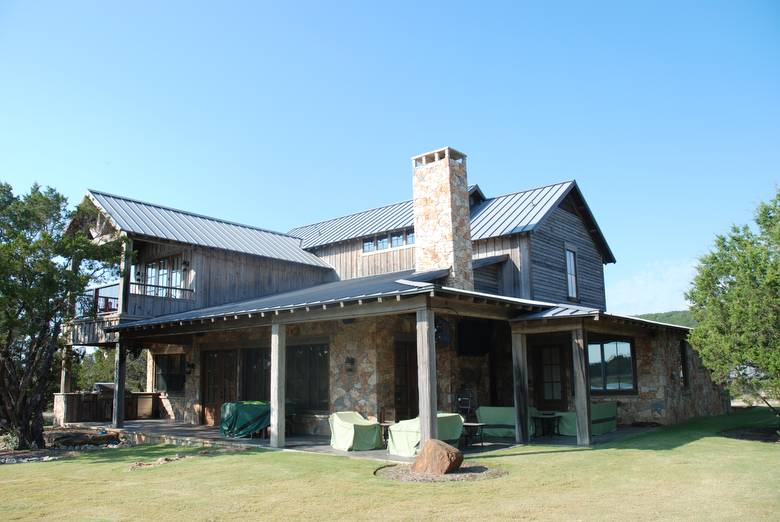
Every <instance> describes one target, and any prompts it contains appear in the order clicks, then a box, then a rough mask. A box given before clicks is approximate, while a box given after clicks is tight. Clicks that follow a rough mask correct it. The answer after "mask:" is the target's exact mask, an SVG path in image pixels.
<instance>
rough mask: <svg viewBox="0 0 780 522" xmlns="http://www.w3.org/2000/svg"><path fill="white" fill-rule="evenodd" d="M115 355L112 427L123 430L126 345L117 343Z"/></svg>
mask: <svg viewBox="0 0 780 522" xmlns="http://www.w3.org/2000/svg"><path fill="white" fill-rule="evenodd" d="M115 350H116V352H115V354H114V411H113V415H112V417H111V426H113V427H114V428H121V427H122V426H123V425H124V423H125V369H126V364H127V348H126V347H125V343H124V342H122V341H120V342H118V343H116V348H115Z"/></svg>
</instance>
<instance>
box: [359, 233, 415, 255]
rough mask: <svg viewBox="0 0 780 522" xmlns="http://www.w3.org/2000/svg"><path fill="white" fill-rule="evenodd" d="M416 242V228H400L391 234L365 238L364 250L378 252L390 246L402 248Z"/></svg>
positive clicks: (365, 251)
mask: <svg viewBox="0 0 780 522" xmlns="http://www.w3.org/2000/svg"><path fill="white" fill-rule="evenodd" d="M413 244H414V230H405V231H404V230H400V231H397V232H391V233H389V234H378V235H376V236H374V237H368V238H365V239H364V240H363V252H364V253H369V252H376V251H378V250H387V249H388V248H400V247H402V246H404V245H413Z"/></svg>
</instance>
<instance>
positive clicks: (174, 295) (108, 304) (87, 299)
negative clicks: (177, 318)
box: [76, 283, 194, 318]
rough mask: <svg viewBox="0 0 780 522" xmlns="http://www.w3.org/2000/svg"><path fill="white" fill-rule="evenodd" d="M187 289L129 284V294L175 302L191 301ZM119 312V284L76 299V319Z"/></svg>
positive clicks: (102, 287) (92, 289)
mask: <svg viewBox="0 0 780 522" xmlns="http://www.w3.org/2000/svg"><path fill="white" fill-rule="evenodd" d="M193 293H194V291H193V290H191V289H189V288H178V287H173V286H161V285H150V284H146V283H130V294H133V295H143V296H150V297H160V298H167V299H175V300H192V299H193ZM117 311H119V283H114V284H111V285H105V286H99V287H96V288H91V289H89V290H87V291H86V292H84V293H83V294H80V295H78V296H77V297H76V317H80V318H82V317H96V316H99V315H106V314H111V313H115V312H117Z"/></svg>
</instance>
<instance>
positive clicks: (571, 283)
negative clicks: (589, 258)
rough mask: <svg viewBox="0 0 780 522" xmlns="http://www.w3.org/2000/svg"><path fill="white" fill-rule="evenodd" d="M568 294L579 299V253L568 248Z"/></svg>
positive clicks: (570, 297)
mask: <svg viewBox="0 0 780 522" xmlns="http://www.w3.org/2000/svg"><path fill="white" fill-rule="evenodd" d="M566 295H567V296H568V297H569V299H577V253H576V252H575V251H574V250H571V249H568V248H567V249H566Z"/></svg>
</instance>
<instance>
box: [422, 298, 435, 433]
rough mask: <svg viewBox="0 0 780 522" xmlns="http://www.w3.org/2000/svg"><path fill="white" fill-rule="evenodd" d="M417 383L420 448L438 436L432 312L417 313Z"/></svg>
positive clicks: (433, 319)
mask: <svg viewBox="0 0 780 522" xmlns="http://www.w3.org/2000/svg"><path fill="white" fill-rule="evenodd" d="M417 382H418V391H419V393H418V397H419V409H420V447H421V448H422V446H423V445H424V444H425V443H426V442H427V441H429V440H430V439H435V438H436V437H437V436H438V433H437V423H438V421H437V416H436V411H437V402H438V401H437V397H436V327H435V316H434V313H433V310H431V309H430V308H425V309H422V310H418V311H417Z"/></svg>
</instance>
